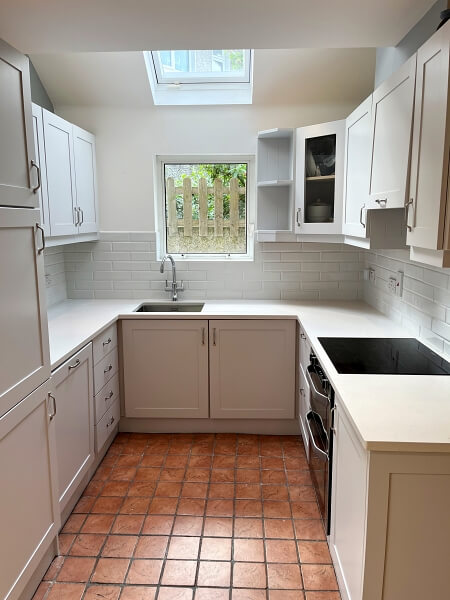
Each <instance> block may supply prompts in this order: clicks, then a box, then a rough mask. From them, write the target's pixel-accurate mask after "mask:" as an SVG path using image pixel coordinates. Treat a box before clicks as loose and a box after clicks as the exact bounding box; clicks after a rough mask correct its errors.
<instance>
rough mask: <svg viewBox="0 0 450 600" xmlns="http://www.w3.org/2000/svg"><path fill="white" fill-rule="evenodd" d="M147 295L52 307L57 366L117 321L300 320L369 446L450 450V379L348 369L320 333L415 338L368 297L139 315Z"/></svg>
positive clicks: (218, 305)
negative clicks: (334, 359) (342, 369)
mask: <svg viewBox="0 0 450 600" xmlns="http://www.w3.org/2000/svg"><path fill="white" fill-rule="evenodd" d="M144 301H145V300H66V301H64V302H61V303H60V304H57V305H55V306H53V307H51V308H50V309H49V311H48V317H49V339H50V359H51V363H52V369H54V368H56V367H57V366H58V365H60V364H61V363H62V362H64V360H66V359H67V358H69V357H70V356H71V355H73V354H74V352H75V351H77V350H78V349H80V348H82V347H83V346H84V345H85V344H86V343H87V342H89V341H90V340H92V338H93V337H95V336H96V335H98V334H99V333H100V332H101V331H102V330H104V329H105V328H106V327H108V326H109V325H110V324H111V323H113V322H114V321H116V320H118V319H129V318H133V319H136V318H138V319H141V318H143V319H160V318H162V317H163V318H169V319H173V318H175V319H179V318H183V319H192V318H194V319H202V318H203V319H204V318H205V317H207V318H212V317H213V318H225V319H227V318H233V317H245V318H256V319H257V318H264V317H270V318H293V319H298V320H299V321H300V322H301V324H302V327H303V329H304V331H305V333H306V335H307V336H308V338H309V341H310V342H311V344H312V346H313V347H314V350H315V352H316V355H317V357H318V359H319V361H320V363H321V365H322V367H323V368H324V370H325V371H326V373H327V375H328V377H329V379H330V382H331V384H332V385H333V387H334V389H335V392H336V395H337V398H338V401H339V400H340V404H341V406H342V407H343V408H344V410H345V412H346V413H347V415H348V417H349V418H350V419H351V421H352V422H353V424H354V426H355V430H356V432H357V434H358V435H359V438H360V440H361V442H362V444H363V445H364V446H365V447H366V448H367V449H369V450H378V451H383V450H384V451H406V452H410V451H413V452H450V377H444V376H439V375H341V374H338V373H337V371H336V369H335V368H334V366H333V364H332V363H331V361H330V359H329V358H328V356H327V354H326V353H325V351H324V350H323V348H322V346H321V344H320V343H319V342H318V340H317V338H318V337H320V336H327V337H333V336H342V337H411V335H410V334H409V333H408V332H407V331H405V330H404V329H403V328H401V327H400V326H399V325H397V324H396V323H394V322H393V321H392V320H390V319H389V318H387V317H385V316H384V315H382V314H381V313H379V312H377V311H376V310H375V309H373V308H372V307H370V306H369V305H367V304H365V303H363V302H339V301H336V302H327V303H312V302H266V301H222V302H221V301H209V302H208V301H207V302H206V303H205V306H204V308H203V310H202V312H200V313H134V312H133V310H134V309H135V308H137V307H138V306H139V305H140V304H141V303H142V302H144Z"/></svg>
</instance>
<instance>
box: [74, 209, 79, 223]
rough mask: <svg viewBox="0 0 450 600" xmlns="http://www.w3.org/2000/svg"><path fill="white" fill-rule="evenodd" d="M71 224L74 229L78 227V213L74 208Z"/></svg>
mask: <svg viewBox="0 0 450 600" xmlns="http://www.w3.org/2000/svg"><path fill="white" fill-rule="evenodd" d="M73 224H74V225H75V227H78V225H79V224H80V217H79V213H78V208H77V207H75V208H74V209H73Z"/></svg>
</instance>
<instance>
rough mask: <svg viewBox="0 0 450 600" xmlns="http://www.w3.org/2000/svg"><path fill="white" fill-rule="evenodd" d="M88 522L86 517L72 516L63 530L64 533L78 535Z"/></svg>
mask: <svg viewBox="0 0 450 600" xmlns="http://www.w3.org/2000/svg"><path fill="white" fill-rule="evenodd" d="M85 520H86V515H70V517H69V518H68V519H67V521H66V522H65V524H64V527H63V528H62V530H61V531H62V533H78V532H79V531H80V530H81V527H82V526H83V523H84V522H85Z"/></svg>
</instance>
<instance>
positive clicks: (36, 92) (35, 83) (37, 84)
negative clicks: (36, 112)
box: [30, 60, 55, 112]
mask: <svg viewBox="0 0 450 600" xmlns="http://www.w3.org/2000/svg"><path fill="white" fill-rule="evenodd" d="M30 87H31V100H32V101H33V102H34V103H35V104H39V106H42V107H43V108H46V109H47V110H49V111H50V112H55V109H54V106H53V103H52V101H51V100H50V96H49V95H48V94H47V90H46V89H45V87H44V86H43V84H42V81H41V80H40V78H39V75H38V74H37V71H36V69H35V68H34V65H33V63H32V62H31V60H30Z"/></svg>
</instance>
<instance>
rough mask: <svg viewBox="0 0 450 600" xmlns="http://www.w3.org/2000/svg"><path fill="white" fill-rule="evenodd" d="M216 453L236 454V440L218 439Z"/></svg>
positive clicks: (215, 447)
mask: <svg viewBox="0 0 450 600" xmlns="http://www.w3.org/2000/svg"><path fill="white" fill-rule="evenodd" d="M214 454H236V441H235V440H233V441H228V440H217V441H216V445H215V446H214Z"/></svg>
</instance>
